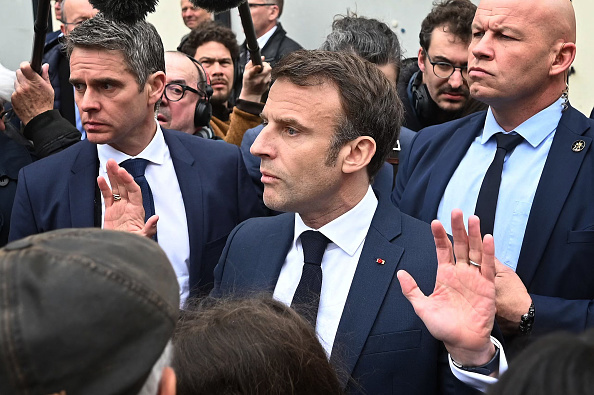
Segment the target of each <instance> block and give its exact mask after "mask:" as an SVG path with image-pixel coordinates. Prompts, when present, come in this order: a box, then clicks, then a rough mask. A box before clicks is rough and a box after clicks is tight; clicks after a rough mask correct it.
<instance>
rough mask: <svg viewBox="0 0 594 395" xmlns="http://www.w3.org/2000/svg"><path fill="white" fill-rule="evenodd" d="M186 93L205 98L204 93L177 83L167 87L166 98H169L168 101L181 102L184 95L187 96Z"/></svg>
mask: <svg viewBox="0 0 594 395" xmlns="http://www.w3.org/2000/svg"><path fill="white" fill-rule="evenodd" d="M186 91H190V92H192V93H195V94H197V95H198V96H200V97H204V96H205V94H204V93H203V92H200V91H199V90H197V89H194V88H192V87H189V86H187V85H184V84H178V83H175V84H167V85H165V97H166V98H167V100H169V101H172V102H176V101H180V100H181V99H183V98H184V95H185V94H186Z"/></svg>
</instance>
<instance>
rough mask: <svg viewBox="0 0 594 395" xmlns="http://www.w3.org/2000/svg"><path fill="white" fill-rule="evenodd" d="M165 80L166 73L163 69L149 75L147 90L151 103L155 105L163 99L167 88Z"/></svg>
mask: <svg viewBox="0 0 594 395" xmlns="http://www.w3.org/2000/svg"><path fill="white" fill-rule="evenodd" d="M165 81H166V77H165V73H164V72H162V71H157V72H156V73H153V74H151V75H150V76H149V77H148V79H147V80H146V85H145V89H146V90H147V94H148V103H149V104H152V105H154V104H155V103H157V101H159V100H160V99H161V96H163V91H164V90H165Z"/></svg>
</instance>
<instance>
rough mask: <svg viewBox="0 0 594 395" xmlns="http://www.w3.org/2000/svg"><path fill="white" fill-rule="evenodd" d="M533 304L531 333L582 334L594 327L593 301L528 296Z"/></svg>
mask: <svg viewBox="0 0 594 395" xmlns="http://www.w3.org/2000/svg"><path fill="white" fill-rule="evenodd" d="M530 297H531V298H532V301H533V302H534V312H535V315H534V327H533V330H532V333H533V334H535V335H542V334H546V333H550V332H553V331H556V330H565V331H572V332H582V331H584V330H585V329H587V328H592V327H594V300H569V299H562V298H556V297H551V296H542V295H534V294H530Z"/></svg>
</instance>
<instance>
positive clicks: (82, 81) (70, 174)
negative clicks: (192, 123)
mask: <svg viewBox="0 0 594 395" xmlns="http://www.w3.org/2000/svg"><path fill="white" fill-rule="evenodd" d="M90 40H91V41H90ZM113 48H121V49H113ZM137 48H144V50H143V51H138V50H137ZM68 53H69V57H70V70H71V74H70V80H71V82H72V84H73V86H74V89H75V92H76V96H75V97H76V100H77V103H78V105H79V108H80V110H81V118H82V121H83V124H84V126H85V129H86V131H87V140H85V141H82V142H80V143H77V144H76V145H74V146H73V147H70V148H69V149H67V150H65V151H63V152H61V153H60V154H57V155H55V156H53V157H50V158H47V159H45V160H42V161H39V162H36V163H35V164H33V165H32V166H30V167H27V168H25V169H23V170H22V171H21V173H20V174H19V183H18V186H17V192H16V198H15V202H16V204H15V206H14V209H13V215H12V223H11V231H10V238H11V239H17V238H21V237H24V236H27V235H30V234H33V233H40V232H45V231H48V230H52V229H57V228H66V227H89V226H102V225H103V224H108V222H109V220H110V214H109V212H108V210H107V209H109V208H110V207H112V206H115V207H117V206H118V204H119V205H123V204H124V202H120V200H122V201H125V200H126V195H125V194H124V192H125V191H119V190H118V189H116V188H117V185H113V183H112V185H111V187H112V188H113V195H112V194H109V195H101V194H100V193H99V189H98V187H97V184H96V180H97V176H98V175H99V176H103V177H105V176H109V175H110V174H109V173H110V172H109V165H108V164H109V162H113V160H114V159H115V160H116V162H117V163H122V162H124V161H128V160H135V162H133V163H136V164H138V163H142V164H144V165H145V166H146V169H145V171H144V174H140V175H138V176H137V177H139V178H141V179H144V180H143V181H142V182H143V183H144V184H148V187H146V188H145V191H146V192H147V194H148V195H152V197H153V200H154V202H153V203H154V207H152V208H151V207H148V206H147V210H148V209H152V210H154V213H155V214H157V215H158V216H159V217H160V218H161V219H160V220H159V222H158V226H157V227H156V228H155V225H156V223H157V218H158V217H157V215H155V216H152V217H151V218H149V219H148V221H147V224H146V229H144V230H145V231H146V232H152V233H155V230H156V236H157V238H158V242H159V244H160V246H161V247H162V248H163V249H164V250H165V252H166V253H167V255H168V257H169V259H170V260H171V262H172V265H173V267H174V269H175V271H176V273H177V276H178V280H179V282H180V292H181V296H182V298H183V299H185V298H186V297H187V296H188V295H195V294H199V293H204V292H208V291H209V289H210V288H211V287H212V283H213V277H212V270H213V268H214V266H215V264H216V262H217V260H218V258H219V256H220V253H221V251H222V249H223V246H224V244H225V240H226V238H227V235H228V234H229V233H230V231H231V230H232V229H233V227H234V226H236V225H237V224H238V223H240V222H241V221H243V220H245V219H247V218H249V217H251V216H254V215H257V214H259V212H260V208H259V206H258V202H257V198H256V195H255V193H254V190H253V187H252V185H251V183H250V181H249V178H248V176H247V173H246V171H245V166H244V164H243V161H242V159H241V154H240V152H239V149H238V148H237V147H233V146H232V145H228V144H221V143H217V142H213V141H207V140H205V139H199V138H196V137H194V136H190V135H187V134H185V133H182V132H177V131H169V130H162V129H161V128H160V126H159V125H158V123H157V122H156V120H155V111H156V107H157V106H158V103H159V101H160V99H161V95H162V94H163V90H164V88H165V73H164V70H165V60H164V51H163V45H162V42H161V39H160V37H159V35H158V33H157V32H156V30H155V28H154V27H153V26H152V25H150V24H148V23H146V22H144V21H141V22H137V23H134V24H124V23H121V24H119V23H114V22H112V21H109V20H107V19H105V17H103V16H98V17H96V18H93V19H90V20H88V21H87V22H84V23H83V24H81V25H80V26H79V27H78V28H77V29H75V30H74V31H73V32H72V33H71V34H70V35H69V37H68ZM56 122H57V121H56ZM61 122H65V121H64V120H63V119H61ZM128 163H131V162H129V161H128ZM122 166H124V165H122ZM110 178H111V177H110ZM105 185H107V184H106V183H104V185H103V186H105ZM151 191H152V193H151ZM104 210H105V214H104V213H103V211H104ZM143 222H144V211H143ZM143 226H144V224H143Z"/></svg>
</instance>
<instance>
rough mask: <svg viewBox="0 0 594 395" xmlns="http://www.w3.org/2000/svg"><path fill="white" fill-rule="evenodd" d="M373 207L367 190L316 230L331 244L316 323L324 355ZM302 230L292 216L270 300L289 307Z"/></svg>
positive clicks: (296, 282)
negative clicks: (292, 226)
mask: <svg viewBox="0 0 594 395" xmlns="http://www.w3.org/2000/svg"><path fill="white" fill-rule="evenodd" d="M376 208H377V198H376V197H375V194H374V193H373V190H372V189H371V187H369V189H368V191H367V193H366V194H365V196H364V197H363V199H362V200H361V201H360V202H359V203H358V204H357V205H356V206H355V207H353V208H352V209H351V210H350V211H348V212H346V213H344V214H343V215H341V216H340V217H338V218H336V219H335V220H334V221H332V222H330V223H328V224H326V225H324V226H322V227H321V228H320V229H317V230H318V231H319V232H321V233H322V234H323V235H324V236H326V237H327V238H328V239H330V241H331V242H330V243H329V244H328V246H327V247H326V251H325V253H324V257H323V258H322V291H321V294H320V305H319V308H318V318H317V321H316V333H317V334H318V339H319V340H320V343H322V346H323V347H324V350H326V353H327V355H328V356H330V354H331V352H332V345H333V344H334V338H335V337H336V331H337V330H338V323H339V322H340V317H341V316H342V311H343V309H344V305H345V303H346V299H347V296H348V294H349V290H350V288H351V283H352V282H353V277H354V276H355V270H356V269H357V264H358V262H359V257H360V256H361V250H362V249H363V244H364V241H365V237H366V236H367V232H368V231H369V226H370V225H371V220H372V219H373V214H374V213H375V209H376ZM306 230H312V229H311V228H310V227H308V226H307V225H305V224H304V223H303V220H302V219H301V217H300V216H299V214H295V234H294V236H293V244H292V245H291V249H290V250H289V253H288V254H287V258H286V259H285V263H284V264H283V267H282V269H281V272H280V275H279V277H278V281H277V283H276V287H275V289H274V298H275V299H277V300H279V301H281V302H283V303H285V304H287V305H289V306H290V305H291V301H292V300H293V295H294V294H295V290H296V289H297V285H299V280H300V279H301V272H302V270H303V249H302V248H301V239H300V238H299V236H300V235H301V233H303V232H305V231H306Z"/></svg>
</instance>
